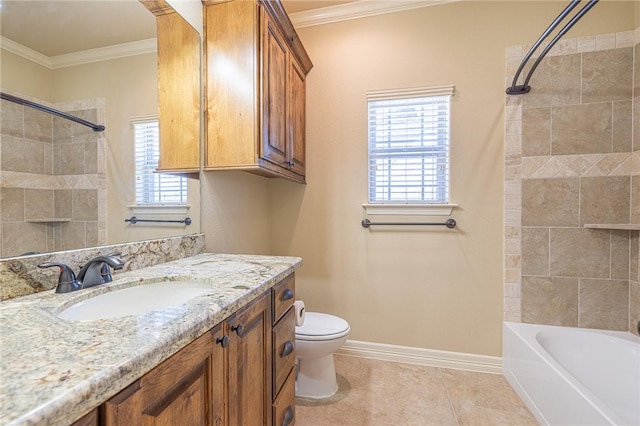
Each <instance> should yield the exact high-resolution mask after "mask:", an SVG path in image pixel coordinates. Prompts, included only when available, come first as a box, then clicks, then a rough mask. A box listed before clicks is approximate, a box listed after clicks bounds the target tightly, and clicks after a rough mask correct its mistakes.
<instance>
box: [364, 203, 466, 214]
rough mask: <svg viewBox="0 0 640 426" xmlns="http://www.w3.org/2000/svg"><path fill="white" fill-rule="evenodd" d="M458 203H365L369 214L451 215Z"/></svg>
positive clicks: (366, 211) (365, 208) (365, 209)
mask: <svg viewBox="0 0 640 426" xmlns="http://www.w3.org/2000/svg"><path fill="white" fill-rule="evenodd" d="M456 207H458V205H457V204H363V205H362V208H363V209H364V211H365V213H366V214H367V215H369V216H370V215H406V216H450V215H451V213H452V212H453V209H455V208H456Z"/></svg>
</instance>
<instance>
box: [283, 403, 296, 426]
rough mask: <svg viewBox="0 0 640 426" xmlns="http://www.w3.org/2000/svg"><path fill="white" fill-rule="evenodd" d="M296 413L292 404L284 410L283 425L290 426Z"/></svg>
mask: <svg viewBox="0 0 640 426" xmlns="http://www.w3.org/2000/svg"><path fill="white" fill-rule="evenodd" d="M294 415H295V411H293V407H292V406H288V407H287V409H286V410H285V412H284V417H283V418H282V426H289V425H290V424H291V422H292V421H293V418H294Z"/></svg>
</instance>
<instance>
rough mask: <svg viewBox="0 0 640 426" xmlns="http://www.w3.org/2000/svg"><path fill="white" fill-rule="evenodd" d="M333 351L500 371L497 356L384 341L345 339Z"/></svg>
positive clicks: (499, 361)
mask: <svg viewBox="0 0 640 426" xmlns="http://www.w3.org/2000/svg"><path fill="white" fill-rule="evenodd" d="M337 353H338V354H339V355H351V356H357V357H361V358H370V359H378V360H382V361H393V362H404V363H407V364H417V365H426V366H429V367H441V368H451V369H454V370H465V371H475V372H478V373H491V374H502V358H501V357H497V356H489V355H476V354H467V353H462V352H448V351H440V350H436V349H423V348H414V347H410V346H398V345H387V344H382V343H372V342H361V341H358V340H347V341H346V343H345V344H344V345H343V346H342V348H340V350H338V352H337Z"/></svg>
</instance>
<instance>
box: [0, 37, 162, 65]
mask: <svg viewBox="0 0 640 426" xmlns="http://www.w3.org/2000/svg"><path fill="white" fill-rule="evenodd" d="M0 37H1V38H0V47H2V49H4V50H6V51H8V52H11V53H13V54H15V55H18V56H21V57H23V58H25V59H27V60H29V61H31V62H35V63H36V64H38V65H42V66H44V67H47V68H49V69H57V68H65V67H71V66H75V65H82V64H89V63H92V62H99V61H108V60H111V59H118V58H125V57H127V56H135V55H142V54H145V53H155V52H157V50H158V46H157V45H158V42H157V39H156V38H149V39H146V40H140V41H133V42H130V43H122V44H116V45H113V46H106V47H100V48H97V49H88V50H83V51H80V52H73V53H68V54H65V55H58V56H46V55H43V54H41V53H38V52H36V51H35V50H33V49H30V48H28V47H26V46H23V45H21V44H20V43H16V42H15V41H13V40H10V39H8V38H6V37H2V36H0Z"/></svg>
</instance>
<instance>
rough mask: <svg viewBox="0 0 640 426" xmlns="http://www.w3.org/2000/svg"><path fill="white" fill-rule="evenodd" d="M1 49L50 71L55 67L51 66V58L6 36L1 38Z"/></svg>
mask: <svg viewBox="0 0 640 426" xmlns="http://www.w3.org/2000/svg"><path fill="white" fill-rule="evenodd" d="M0 47H1V48H2V49H4V50H6V51H7V52H10V53H13V54H14V55H18V56H21V57H23V58H25V59H27V60H29V61H31V62H35V63H36V64H38V65H42V66H43V67H46V68H49V69H52V68H53V66H52V65H51V58H50V57H49V56H47V55H43V54H42V53H39V52H36V51H35V50H33V49H29V48H28V47H26V46H23V45H22V44H20V43H16V42H15V41H13V40H11V39H8V38H6V37H4V36H0Z"/></svg>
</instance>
